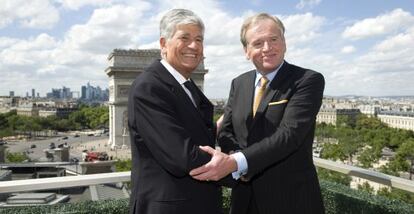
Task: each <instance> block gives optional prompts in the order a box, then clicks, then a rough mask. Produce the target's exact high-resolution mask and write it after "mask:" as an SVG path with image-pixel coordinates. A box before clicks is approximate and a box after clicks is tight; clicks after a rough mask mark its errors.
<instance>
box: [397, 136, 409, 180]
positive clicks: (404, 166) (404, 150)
mask: <svg viewBox="0 0 414 214" xmlns="http://www.w3.org/2000/svg"><path fill="white" fill-rule="evenodd" d="M393 162H394V163H395V164H396V165H397V169H399V170H401V171H405V172H408V173H409V174H410V180H411V179H412V176H413V167H414V139H408V140H406V141H405V142H404V143H403V144H401V146H400V148H398V150H397V153H396V157H395V159H394V161H393Z"/></svg>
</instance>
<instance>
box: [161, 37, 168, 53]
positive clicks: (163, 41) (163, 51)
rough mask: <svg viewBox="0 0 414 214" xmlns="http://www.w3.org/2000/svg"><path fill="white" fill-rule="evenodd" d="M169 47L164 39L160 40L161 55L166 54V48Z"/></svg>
mask: <svg viewBox="0 0 414 214" xmlns="http://www.w3.org/2000/svg"><path fill="white" fill-rule="evenodd" d="M166 45H167V40H166V39H165V38H164V37H161V38H160V47H161V55H164V54H165V53H166V51H167V50H166V47H165V46H166Z"/></svg>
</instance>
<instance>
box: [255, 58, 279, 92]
mask: <svg viewBox="0 0 414 214" xmlns="http://www.w3.org/2000/svg"><path fill="white" fill-rule="evenodd" d="M283 64H285V61H283V62H282V63H281V64H280V65H279V67H277V68H276V69H275V70H274V71H272V72H270V73H268V74H266V75H265V76H266V78H267V79H268V80H269V83H270V82H272V80H273V79H274V78H275V76H276V74H277V72H279V70H280V68H281V67H282V66H283ZM260 78H262V74H261V73H260V72H259V71H258V70H257V69H256V79H255V81H254V85H255V86H257V85H258V84H259V81H260ZM269 83H268V84H269Z"/></svg>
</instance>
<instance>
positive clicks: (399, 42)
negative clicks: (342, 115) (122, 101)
mask: <svg viewBox="0 0 414 214" xmlns="http://www.w3.org/2000/svg"><path fill="white" fill-rule="evenodd" d="M270 2H271V3H270ZM171 8H187V9H191V10H193V11H194V12H196V13H197V14H198V15H199V16H200V17H201V18H202V19H203V20H204V22H205V25H206V32H205V51H204V54H205V57H206V58H205V67H206V68H207V69H209V73H208V74H207V75H206V77H205V78H206V79H205V85H204V87H205V93H206V94H207V96H208V97H209V98H226V97H227V96H228V91H229V86H230V82H231V80H232V79H233V78H234V77H236V76H238V75H239V74H241V73H243V72H245V71H247V70H250V69H252V68H253V67H252V64H251V63H250V62H249V61H247V60H246V58H245V56H244V53H243V49H242V47H241V44H240V42H239V31H240V26H241V23H242V22H243V19H244V18H246V17H247V16H249V15H251V14H254V13H257V12H268V13H270V14H273V15H276V16H278V17H279V18H280V19H281V20H282V21H283V22H284V24H285V26H286V35H285V37H286V40H287V53H286V60H287V61H288V62H290V63H294V64H296V65H299V66H302V67H306V68H310V69H313V70H316V71H319V72H321V73H322V74H323V75H324V76H325V79H326V87H325V95H349V94H354V95H369V96H381V95H414V84H413V83H414V81H413V79H414V78H413V76H414V2H413V1H412V0H393V1H390V0H375V1H374V0H347V1H346V0H338V1H334V0H330V1H328V0H296V1H265V0H252V1H247V0H244V1H237V0H230V1H215V0H203V1H189V0H157V1H149V0H54V1H52V0H31V1H26V0H1V1H0V83H1V84H0V95H8V93H9V91H11V90H12V91H15V93H16V95H20V96H23V95H25V94H26V92H30V91H31V89H32V88H35V89H36V90H37V91H38V92H40V94H41V96H44V95H45V93H46V92H49V91H50V89H51V88H61V87H62V86H66V87H70V88H71V89H72V91H80V87H81V85H85V84H86V83H87V82H88V81H89V82H91V84H93V85H99V86H101V87H102V88H106V87H108V82H109V80H108V77H107V76H106V74H105V72H104V70H105V68H106V67H107V66H108V62H107V56H108V55H109V54H110V52H111V51H112V50H113V49H119V48H123V49H137V48H141V49H144V48H158V47H159V46H158V35H159V33H158V22H159V19H160V18H161V16H162V15H163V14H164V13H165V12H166V11H167V10H169V9H171Z"/></svg>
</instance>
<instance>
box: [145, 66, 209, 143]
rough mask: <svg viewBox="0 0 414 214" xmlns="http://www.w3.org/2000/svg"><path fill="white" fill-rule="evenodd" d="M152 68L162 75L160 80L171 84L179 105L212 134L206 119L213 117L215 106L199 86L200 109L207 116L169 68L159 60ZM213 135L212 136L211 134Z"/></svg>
mask: <svg viewBox="0 0 414 214" xmlns="http://www.w3.org/2000/svg"><path fill="white" fill-rule="evenodd" d="M150 68H153V69H150V70H151V71H153V72H155V73H157V74H158V76H159V77H160V81H162V82H164V83H166V84H167V85H169V86H170V90H171V91H172V93H174V94H175V95H176V96H177V99H178V100H179V101H178V105H180V106H183V108H186V109H187V112H188V113H189V114H191V116H192V117H194V119H195V122H196V123H199V124H200V125H201V124H202V125H203V127H206V128H205V129H204V130H205V132H206V133H208V136H211V133H209V132H208V129H207V128H210V126H211V125H212V124H211V125H210V126H207V122H206V120H207V119H208V118H213V110H212V109H213V107H212V104H211V103H210V101H209V100H208V99H207V98H206V97H205V95H204V94H203V93H202V92H201V91H200V90H199V89H198V87H196V88H197V93H198V94H199V96H200V99H201V102H200V110H201V111H202V112H203V115H204V116H206V117H207V118H203V116H202V115H201V114H200V112H199V111H198V110H197V108H195V106H194V104H193V102H192V101H191V99H190V97H188V95H187V93H186V92H185V91H184V89H183V88H182V86H181V85H180V84H179V83H178V82H177V80H176V79H175V78H174V77H173V76H172V75H171V74H170V72H168V70H167V69H166V68H165V67H164V66H163V65H162V64H161V63H160V62H159V60H157V61H155V62H154V63H153V64H152V65H151V67H150ZM211 137H212V136H211Z"/></svg>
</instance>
